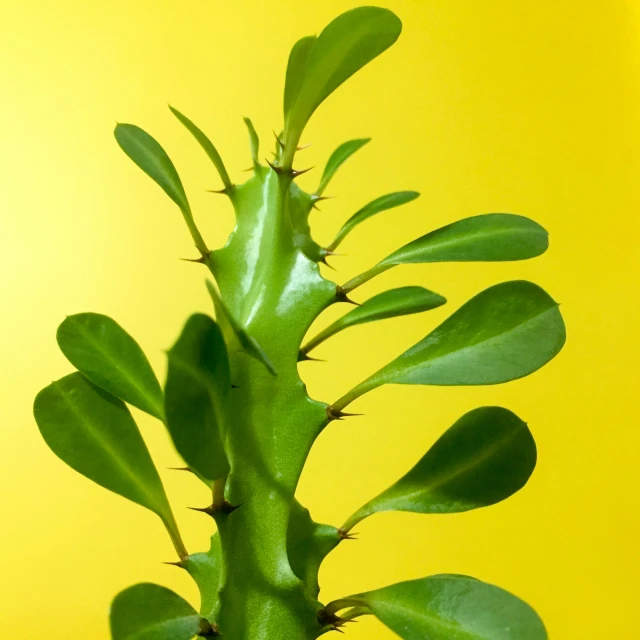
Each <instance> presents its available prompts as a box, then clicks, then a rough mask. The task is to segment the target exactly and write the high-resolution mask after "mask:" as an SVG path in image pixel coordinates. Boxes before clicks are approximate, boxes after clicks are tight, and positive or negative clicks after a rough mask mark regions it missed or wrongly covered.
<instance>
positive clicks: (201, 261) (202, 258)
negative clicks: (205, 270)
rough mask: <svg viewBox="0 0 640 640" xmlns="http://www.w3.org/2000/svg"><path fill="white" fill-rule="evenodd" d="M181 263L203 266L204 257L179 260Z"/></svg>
mask: <svg viewBox="0 0 640 640" xmlns="http://www.w3.org/2000/svg"><path fill="white" fill-rule="evenodd" d="M180 260H182V261H183V262H195V263H197V264H205V262H206V259H205V257H204V256H200V257H199V258H180Z"/></svg>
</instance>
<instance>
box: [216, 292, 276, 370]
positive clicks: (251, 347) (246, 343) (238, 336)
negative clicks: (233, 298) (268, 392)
mask: <svg viewBox="0 0 640 640" xmlns="http://www.w3.org/2000/svg"><path fill="white" fill-rule="evenodd" d="M206 285H207V290H208V291H209V295H210V296H211V299H212V300H213V306H214V307H215V310H216V317H217V319H218V321H219V322H224V323H225V324H226V326H227V327H228V328H229V329H230V331H231V334H232V335H233V337H234V339H235V342H236V343H237V345H238V348H239V349H240V350H241V351H244V352H245V353H246V354H247V355H249V356H251V357H252V358H254V359H255V360H257V361H258V362H262V364H263V365H264V366H265V367H266V368H267V369H268V370H269V372H270V373H272V374H273V375H276V370H275V369H274V368H273V365H272V364H271V360H269V358H268V356H267V354H266V353H265V352H264V350H263V349H262V347H261V346H260V344H259V343H258V342H257V340H255V338H253V336H252V335H251V334H250V333H249V332H248V331H247V330H246V329H245V328H244V327H243V326H242V325H241V324H240V323H239V322H238V321H237V320H236V319H235V318H234V317H233V315H232V314H231V312H230V311H229V309H228V308H227V305H225V303H224V301H223V300H222V298H221V297H220V294H219V293H218V290H217V289H216V288H215V286H214V285H213V283H212V282H211V281H209V280H207V281H206Z"/></svg>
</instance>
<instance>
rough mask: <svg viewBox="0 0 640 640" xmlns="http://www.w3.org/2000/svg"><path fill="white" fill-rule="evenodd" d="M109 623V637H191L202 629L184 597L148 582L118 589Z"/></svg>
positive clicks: (178, 639) (175, 639)
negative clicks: (122, 589) (121, 589)
mask: <svg viewBox="0 0 640 640" xmlns="http://www.w3.org/2000/svg"><path fill="white" fill-rule="evenodd" d="M109 622H110V625H111V637H112V639H113V640H191V639H192V638H193V637H194V636H195V635H196V634H198V633H199V632H200V631H201V630H202V629H201V627H200V616H199V615H198V614H197V613H196V611H195V609H194V608H193V607H192V606H191V605H190V604H189V603H188V602H187V601H186V600H183V599H182V598H181V597H180V596H179V595H178V594H177V593H174V592H173V591H170V590H169V589H166V588H165V587H161V586H159V585H157V584H151V583H142V584H136V585H133V586H132V587H129V588H128V589H125V590H124V591H121V592H120V593H119V594H118V595H117V596H116V597H115V598H114V600H113V602H112V604H111V611H110V614H109Z"/></svg>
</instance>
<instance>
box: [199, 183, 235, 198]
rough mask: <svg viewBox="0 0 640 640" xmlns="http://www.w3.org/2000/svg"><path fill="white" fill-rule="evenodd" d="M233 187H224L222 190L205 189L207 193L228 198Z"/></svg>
mask: <svg viewBox="0 0 640 640" xmlns="http://www.w3.org/2000/svg"><path fill="white" fill-rule="evenodd" d="M234 186H235V185H231V186H230V187H225V188H224V189H206V192H207V193H217V194H220V195H223V196H228V195H229V194H230V193H231V191H233V188H234Z"/></svg>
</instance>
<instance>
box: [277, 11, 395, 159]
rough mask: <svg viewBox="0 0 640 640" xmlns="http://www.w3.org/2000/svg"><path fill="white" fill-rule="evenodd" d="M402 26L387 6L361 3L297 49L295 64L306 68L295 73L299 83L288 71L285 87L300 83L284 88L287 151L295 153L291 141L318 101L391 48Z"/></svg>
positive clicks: (294, 144) (318, 103) (298, 133)
mask: <svg viewBox="0 0 640 640" xmlns="http://www.w3.org/2000/svg"><path fill="white" fill-rule="evenodd" d="M401 30H402V23H401V22H400V20H399V19H398V17H397V16H396V15H395V14H394V13H392V12H391V11H389V10H388V9H381V8H378V7H359V8H356V9H352V10H351V11H347V12H346V13H343V14H342V15H340V16H338V17H337V18H336V19H335V20H333V22H331V23H330V24H329V25H328V26H327V27H325V29H324V30H323V31H322V33H321V34H320V36H319V37H318V39H317V42H315V43H313V44H307V45H306V47H305V54H306V55H305V56H303V55H302V54H301V53H299V54H298V63H297V65H296V68H297V69H303V72H302V73H300V72H299V71H298V72H297V73H296V74H295V75H293V74H292V77H295V78H296V80H297V81H296V82H295V83H290V82H289V72H287V87H289V86H291V87H295V86H298V89H297V91H294V90H293V89H291V90H289V91H288V92H287V91H285V145H286V147H287V149H285V154H288V153H290V154H291V155H290V157H291V158H292V157H293V150H291V147H295V146H297V143H298V140H299V138H300V134H301V133H302V130H303V129H304V127H305V125H306V123H307V121H308V120H309V118H310V117H311V115H312V114H313V112H314V111H315V110H316V109H317V107H318V106H319V105H320V103H322V101H323V100H324V99H325V98H327V96H329V95H330V94H331V93H332V92H333V91H335V90H336V89H337V88H338V87H339V86H340V85H341V84H342V83H343V82H344V81H345V80H347V79H348V78H350V77H351V76H352V75H353V74H354V73H356V72H357V71H358V70H359V69H361V68H362V67H364V66H365V65H366V64H367V63H369V62H371V60H373V59H374V58H376V57H377V56H378V55H380V54H381V53H382V52H383V51H385V50H386V49H388V48H389V47H390V46H391V45H392V44H393V43H394V42H395V41H396V40H397V38H398V36H399V35H400V31H401ZM298 44H299V43H298ZM296 46H298V45H296ZM303 59H304V64H303V63H302V60H303ZM300 78H301V79H300ZM294 96H295V98H294Z"/></svg>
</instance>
